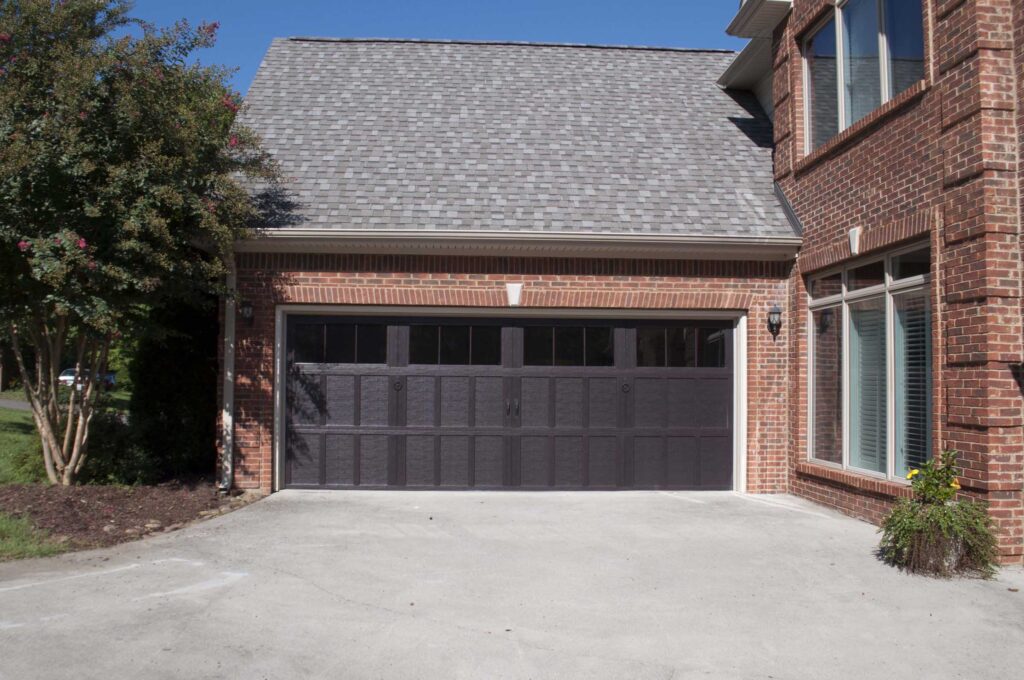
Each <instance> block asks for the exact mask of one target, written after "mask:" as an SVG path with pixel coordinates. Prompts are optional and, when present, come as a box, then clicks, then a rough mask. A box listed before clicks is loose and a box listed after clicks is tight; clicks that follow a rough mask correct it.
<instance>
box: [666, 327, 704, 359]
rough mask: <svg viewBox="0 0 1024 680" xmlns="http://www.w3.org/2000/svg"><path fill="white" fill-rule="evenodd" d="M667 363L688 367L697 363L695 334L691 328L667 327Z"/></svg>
mask: <svg viewBox="0 0 1024 680" xmlns="http://www.w3.org/2000/svg"><path fill="white" fill-rule="evenodd" d="M667 347H668V365H669V366H671V367H673V368H690V367H693V366H696V365H697V334H696V333H695V332H694V329H693V328H669V329H668V344H667Z"/></svg>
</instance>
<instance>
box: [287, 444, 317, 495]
mask: <svg viewBox="0 0 1024 680" xmlns="http://www.w3.org/2000/svg"><path fill="white" fill-rule="evenodd" d="M288 472H289V476H290V478H291V483H292V484H296V485H300V486H309V485H312V486H316V485H318V484H320V435H318V434H294V433H293V434H292V436H291V437H290V438H289V440H288Z"/></svg>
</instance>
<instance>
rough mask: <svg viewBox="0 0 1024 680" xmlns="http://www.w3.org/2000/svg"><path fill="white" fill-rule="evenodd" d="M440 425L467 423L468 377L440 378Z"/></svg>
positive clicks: (449, 425) (461, 425) (462, 425)
mask: <svg viewBox="0 0 1024 680" xmlns="http://www.w3.org/2000/svg"><path fill="white" fill-rule="evenodd" d="M441 425H442V426H445V427H465V426H466V425H469V378H463V377H448V378H441Z"/></svg>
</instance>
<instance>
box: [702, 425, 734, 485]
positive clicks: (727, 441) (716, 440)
mask: <svg viewBox="0 0 1024 680" xmlns="http://www.w3.org/2000/svg"><path fill="white" fill-rule="evenodd" d="M700 475H701V476H700V485H701V487H702V488H706V489H731V488H732V486H733V484H732V437H729V436H722V437H702V438H701V440H700Z"/></svg>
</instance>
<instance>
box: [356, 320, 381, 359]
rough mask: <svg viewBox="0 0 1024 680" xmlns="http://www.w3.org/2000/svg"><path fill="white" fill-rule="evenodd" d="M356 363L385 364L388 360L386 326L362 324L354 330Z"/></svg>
mask: <svg viewBox="0 0 1024 680" xmlns="http://www.w3.org/2000/svg"><path fill="white" fill-rule="evenodd" d="M356 353H357V355H356V363H360V364H386V363H387V362H388V327H387V326H383V325H376V324H374V325H362V324H360V325H359V326H358V327H357V330H356Z"/></svg>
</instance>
